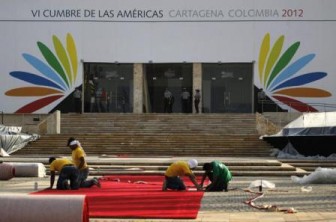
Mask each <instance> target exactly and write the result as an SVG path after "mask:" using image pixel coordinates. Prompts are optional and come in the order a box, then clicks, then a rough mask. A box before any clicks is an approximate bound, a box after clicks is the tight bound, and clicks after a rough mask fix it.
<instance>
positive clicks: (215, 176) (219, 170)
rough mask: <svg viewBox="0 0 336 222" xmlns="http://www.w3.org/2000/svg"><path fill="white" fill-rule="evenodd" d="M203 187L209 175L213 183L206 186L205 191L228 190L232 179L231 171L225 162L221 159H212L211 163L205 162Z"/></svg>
mask: <svg viewBox="0 0 336 222" xmlns="http://www.w3.org/2000/svg"><path fill="white" fill-rule="evenodd" d="M203 170H204V171H205V173H204V174H203V177H202V181H201V187H203V183H204V181H205V179H206V178H207V177H208V178H209V180H210V181H211V183H210V184H209V185H208V186H207V187H206V188H205V191H223V190H224V191H225V192H227V191H228V185H229V182H230V180H231V179H232V175H231V172H230V170H229V168H228V167H227V166H225V164H224V163H222V162H219V161H212V162H210V163H204V165H203Z"/></svg>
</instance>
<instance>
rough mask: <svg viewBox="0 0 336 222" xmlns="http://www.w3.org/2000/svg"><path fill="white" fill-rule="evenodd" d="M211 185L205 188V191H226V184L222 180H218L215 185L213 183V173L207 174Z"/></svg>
mask: <svg viewBox="0 0 336 222" xmlns="http://www.w3.org/2000/svg"><path fill="white" fill-rule="evenodd" d="M208 177H209V180H210V181H211V184H210V185H209V186H208V187H207V188H206V191H223V190H224V191H227V189H228V183H227V182H225V181H224V180H223V179H218V180H217V181H216V182H215V183H214V182H213V173H209V174H208Z"/></svg>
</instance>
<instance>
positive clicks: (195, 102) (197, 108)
mask: <svg viewBox="0 0 336 222" xmlns="http://www.w3.org/2000/svg"><path fill="white" fill-rule="evenodd" d="M199 103H200V100H199V99H195V101H194V104H195V110H196V113H199V107H198V105H199Z"/></svg>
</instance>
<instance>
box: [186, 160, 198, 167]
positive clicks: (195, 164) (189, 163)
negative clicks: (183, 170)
mask: <svg viewBox="0 0 336 222" xmlns="http://www.w3.org/2000/svg"><path fill="white" fill-rule="evenodd" d="M188 165H189V167H190V169H193V168H196V167H197V165H198V162H197V160H195V159H191V160H189V161H188Z"/></svg>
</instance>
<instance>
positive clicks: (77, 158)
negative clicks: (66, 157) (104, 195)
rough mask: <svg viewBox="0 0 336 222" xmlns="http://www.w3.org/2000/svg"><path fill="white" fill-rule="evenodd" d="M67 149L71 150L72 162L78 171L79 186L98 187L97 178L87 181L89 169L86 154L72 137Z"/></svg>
mask: <svg viewBox="0 0 336 222" xmlns="http://www.w3.org/2000/svg"><path fill="white" fill-rule="evenodd" d="M67 145H68V147H69V148H70V149H71V150H72V153H71V155H72V162H73V163H74V165H75V166H76V167H77V168H78V170H79V185H80V187H86V188H88V187H92V186H93V185H96V186H97V187H100V182H99V180H98V179H97V178H93V179H91V180H87V178H88V176H89V167H88V164H87V162H86V160H85V157H86V154H85V152H84V149H83V148H82V146H81V144H80V143H79V141H78V140H76V139H75V138H74V137H70V138H69V139H68V143H67Z"/></svg>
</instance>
